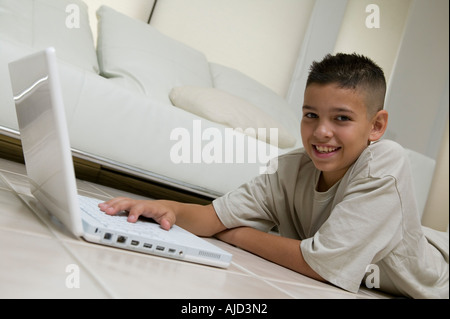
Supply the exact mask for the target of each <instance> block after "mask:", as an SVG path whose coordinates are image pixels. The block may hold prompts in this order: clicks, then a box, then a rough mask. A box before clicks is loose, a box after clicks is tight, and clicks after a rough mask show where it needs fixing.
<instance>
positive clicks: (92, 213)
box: [78, 195, 168, 240]
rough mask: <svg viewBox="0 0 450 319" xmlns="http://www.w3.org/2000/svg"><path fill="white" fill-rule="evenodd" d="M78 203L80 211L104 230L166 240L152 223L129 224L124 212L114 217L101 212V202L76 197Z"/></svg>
mask: <svg viewBox="0 0 450 319" xmlns="http://www.w3.org/2000/svg"><path fill="white" fill-rule="evenodd" d="M78 201H79V205H80V209H81V211H82V212H83V213H85V214H87V215H88V216H89V217H91V218H92V219H94V220H95V221H97V222H98V223H100V224H101V225H102V226H103V227H105V228H109V229H111V230H118V231H121V232H127V233H129V234H134V235H139V236H148V235H149V234H151V236H152V237H154V238H155V239H160V240H168V236H167V235H166V233H168V232H167V231H165V230H163V229H161V228H159V225H158V227H154V224H155V223H154V222H149V221H141V220H138V221H137V222H136V223H129V222H128V221H127V215H128V214H127V213H125V212H121V213H119V214H117V215H114V216H111V215H108V214H105V213H104V212H102V211H101V210H100V209H99V208H98V204H99V203H102V202H103V201H102V200H99V199H95V198H90V197H86V196H82V195H78Z"/></svg>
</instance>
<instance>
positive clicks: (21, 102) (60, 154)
mask: <svg viewBox="0 0 450 319" xmlns="http://www.w3.org/2000/svg"><path fill="white" fill-rule="evenodd" d="M9 69H10V75H11V84H12V88H13V95H14V101H15V104H16V112H17V119H18V124H19V130H20V135H21V140H22V148H23V153H24V158H25V164H26V169H27V174H28V177H29V178H30V187H31V192H32V194H33V195H34V196H35V197H36V198H37V199H38V200H39V201H40V202H41V203H42V204H43V205H44V206H45V207H46V208H47V209H48V210H50V212H51V213H52V215H54V216H55V217H56V218H57V219H59V221H60V222H62V223H63V224H64V225H66V227H68V228H69V229H70V230H71V231H72V232H73V233H74V234H75V235H78V236H79V235H81V234H82V226H81V219H80V217H79V213H78V203H77V197H76V185H75V174H74V170H73V162H72V154H71V151H70V142H69V137H68V132H67V123H66V118H65V114H64V106H63V101H62V96H61V90H60V88H59V86H60V84H59V80H58V72H57V70H56V57H55V54H54V50H53V49H47V50H45V51H42V52H39V53H36V54H34V55H31V56H28V57H26V58H23V59H21V60H18V61H15V62H11V63H10V64H9Z"/></svg>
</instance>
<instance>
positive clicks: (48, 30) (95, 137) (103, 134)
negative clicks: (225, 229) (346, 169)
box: [0, 0, 301, 197]
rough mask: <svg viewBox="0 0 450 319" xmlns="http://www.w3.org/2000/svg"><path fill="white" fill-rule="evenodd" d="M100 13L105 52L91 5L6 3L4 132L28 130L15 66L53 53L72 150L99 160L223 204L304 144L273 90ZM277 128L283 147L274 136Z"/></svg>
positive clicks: (0, 102) (0, 20)
mask: <svg viewBox="0 0 450 319" xmlns="http://www.w3.org/2000/svg"><path fill="white" fill-rule="evenodd" d="M97 15H98V18H99V26H98V39H97V48H96V47H95V46H94V41H93V38H92V32H91V30H90V28H89V21H88V14H87V6H86V5H85V4H84V3H83V2H82V1H79V0H67V1H66V0H0V82H1V86H0V127H2V128H3V133H5V132H6V133H7V134H14V133H15V132H16V131H17V127H18V126H17V121H16V115H15V108H14V104H13V99H12V93H11V87H10V84H9V73H8V68H7V63H8V62H10V61H12V60H15V59H18V58H20V57H22V56H24V55H27V54H30V53H32V52H35V51H37V50H41V49H43V48H45V47H48V46H53V47H55V49H56V54H57V57H58V63H59V71H60V78H61V82H62V83H61V85H62V91H63V97H64V103H65V108H66V114H67V121H68V126H69V130H70V132H69V134H70V138H71V143H72V147H73V148H74V149H75V150H77V151H78V153H79V154H83V156H85V157H87V158H89V159H91V160H95V161H99V162H101V163H104V164H106V165H111V166H114V167H116V168H117V167H118V168H119V169H123V170H126V171H128V172H132V173H133V172H134V173H136V174H138V175H140V176H145V177H147V178H149V179H154V180H157V181H163V182H165V183H167V184H170V185H172V186H177V187H180V188H185V189H189V190H191V191H194V192H197V193H201V194H207V195H211V196H213V197H214V196H219V195H221V194H224V193H226V192H227V191H229V190H231V189H233V188H235V187H237V186H239V185H240V184H242V183H244V182H246V181H248V180H250V179H251V178H252V177H254V176H256V175H257V174H260V173H261V168H262V167H264V164H265V162H267V161H268V159H269V158H271V157H274V156H277V155H280V154H282V153H285V152H288V151H290V150H292V149H294V148H297V147H300V146H301V139H300V129H299V120H298V119H297V118H296V116H295V115H294V113H293V112H292V110H291V108H290V106H289V105H288V103H287V102H286V101H285V100H284V99H283V98H281V97H280V96H278V95H277V94H275V93H274V92H273V91H271V90H270V89H268V88H266V87H264V86H263V85H261V84H259V83H258V82H256V81H254V80H252V79H250V78H249V77H247V76H245V75H244V74H242V73H240V72H238V71H236V70H233V69H231V68H228V67H225V66H222V65H219V64H216V63H211V62H208V61H207V59H206V57H205V55H204V54H203V53H201V52H198V51H197V50H195V49H193V48H190V47H188V46H186V45H184V44H182V43H179V42H177V41H175V40H173V39H170V38H168V37H167V36H165V35H163V34H162V33H160V32H158V31H157V30H155V29H154V28H153V27H151V26H149V25H147V24H145V23H143V22H141V21H136V20H133V19H131V18H129V17H127V16H125V15H123V14H120V13H118V12H116V11H114V10H112V9H110V8H108V7H101V8H100V9H99V11H98V12H97ZM24 76H26V75H24ZM174 104H175V105H174ZM232 128H242V129H245V128H253V129H247V130H245V131H244V132H242V130H234V129H232ZM257 128H259V129H263V130H261V131H258V130H257ZM269 128H276V129H277V132H278V136H279V137H278V139H276V140H273V139H272V140H270V139H268V140H265V139H264V136H263V135H264V134H261V133H269V132H270V131H269ZM255 133H256V134H255ZM258 133H260V134H258ZM271 137H274V135H273V134H272V135H271ZM240 143H243V147H242V145H240Z"/></svg>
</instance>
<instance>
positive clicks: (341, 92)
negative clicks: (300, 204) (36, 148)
mask: <svg viewBox="0 0 450 319" xmlns="http://www.w3.org/2000/svg"><path fill="white" fill-rule="evenodd" d="M380 114H382V115H381V117H382V119H381V120H384V123H380V122H379V121H380V118H379V117H380ZM386 125H387V113H386V111H380V112H378V113H377V114H376V115H375V116H373V117H371V118H369V116H368V114H367V107H366V105H365V101H364V97H363V95H362V94H361V93H360V92H359V90H358V89H356V90H353V89H345V88H340V87H339V86H338V85H337V84H334V83H331V84H317V83H313V84H310V85H309V86H308V87H307V88H306V90H305V97H304V105H303V116H302V121H301V134H302V141H303V146H304V148H305V150H306V152H307V153H308V155H309V156H310V157H311V159H312V161H313V163H314V165H315V166H316V168H317V169H318V170H320V171H322V178H321V182H322V183H325V184H322V185H323V186H324V187H322V188H323V189H327V188H329V187H331V186H332V185H333V184H334V183H336V182H337V181H338V180H339V179H341V178H342V177H343V176H344V174H345V173H346V172H347V170H348V168H349V167H350V166H351V165H352V164H353V163H354V162H355V161H356V160H357V159H358V157H359V155H360V154H361V153H362V151H363V150H364V149H365V148H366V147H367V145H368V144H369V142H370V141H374V140H377V139H379V138H381V136H382V135H383V133H384V130H385V127H386ZM319 186H320V185H319Z"/></svg>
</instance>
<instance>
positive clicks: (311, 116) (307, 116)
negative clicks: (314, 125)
mask: <svg viewBox="0 0 450 319" xmlns="http://www.w3.org/2000/svg"><path fill="white" fill-rule="evenodd" d="M304 116H305V117H306V118H309V119H315V118H317V117H318V116H317V114H314V113H305V115H304Z"/></svg>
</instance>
